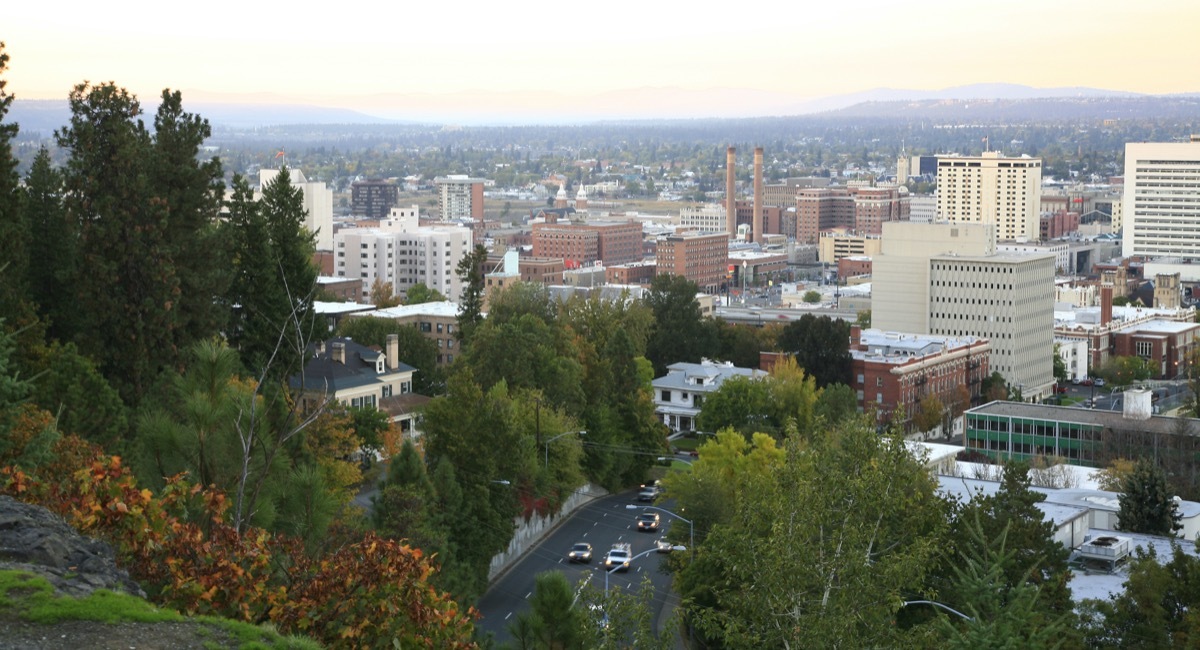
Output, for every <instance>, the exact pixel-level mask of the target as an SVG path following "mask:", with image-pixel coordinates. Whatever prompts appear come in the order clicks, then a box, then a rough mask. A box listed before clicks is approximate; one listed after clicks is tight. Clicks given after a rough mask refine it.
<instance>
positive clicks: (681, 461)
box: [658, 456, 692, 465]
mask: <svg viewBox="0 0 1200 650" xmlns="http://www.w3.org/2000/svg"><path fill="white" fill-rule="evenodd" d="M668 460H669V461H671V462H672V463H674V462H676V461H678V462H680V463H683V464H684V465H691V464H692V461H690V460H684V459H682V458H677V457H674V456H659V457H658V462H660V463H661V462H664V461H668Z"/></svg>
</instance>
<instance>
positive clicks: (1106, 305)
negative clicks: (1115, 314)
mask: <svg viewBox="0 0 1200 650" xmlns="http://www.w3.org/2000/svg"><path fill="white" fill-rule="evenodd" d="M1112 300H1113V288H1112V285H1111V284H1102V285H1100V325H1101V326H1104V325H1108V324H1109V323H1111V322H1112Z"/></svg>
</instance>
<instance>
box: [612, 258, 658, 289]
mask: <svg viewBox="0 0 1200 650" xmlns="http://www.w3.org/2000/svg"><path fill="white" fill-rule="evenodd" d="M604 273H605V274H604V280H605V282H607V283H608V284H650V282H651V281H652V280H654V276H656V275H658V265H657V264H656V263H654V262H633V263H631V264H619V265H617V266H610V267H608V268H607V269H605V272H604Z"/></svg>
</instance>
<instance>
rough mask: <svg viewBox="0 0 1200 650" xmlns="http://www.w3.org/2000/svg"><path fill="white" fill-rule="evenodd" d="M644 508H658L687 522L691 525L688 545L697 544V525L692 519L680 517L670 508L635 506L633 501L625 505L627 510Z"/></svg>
mask: <svg viewBox="0 0 1200 650" xmlns="http://www.w3.org/2000/svg"><path fill="white" fill-rule="evenodd" d="M642 508H645V509H647V510H657V511H659V512H665V513H667V514H668V515H671V516H672V517H674V518H676V519H678V520H680V521H683V522H686V523H687V525H688V526H689V529H688V546H691V547H693V548H694V547H695V546H696V525H695V524H693V523H692V520H691V519H684V518H683V517H680V516H679V515H677V514H675V513H673V512H671V511H670V510H667V509H666V508H659V507H657V506H635V505H633V504H632V503H630V504H628V505H626V506H625V509H626V510H638V509H642Z"/></svg>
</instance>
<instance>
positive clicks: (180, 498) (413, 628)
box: [0, 455, 474, 649]
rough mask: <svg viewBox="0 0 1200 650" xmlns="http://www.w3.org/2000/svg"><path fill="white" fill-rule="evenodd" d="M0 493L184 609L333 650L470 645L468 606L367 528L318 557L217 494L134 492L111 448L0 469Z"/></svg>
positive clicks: (416, 556) (174, 483)
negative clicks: (56, 466) (68, 461)
mask: <svg viewBox="0 0 1200 650" xmlns="http://www.w3.org/2000/svg"><path fill="white" fill-rule="evenodd" d="M0 492H2V493H5V494H10V495H20V496H22V498H29V497H30V496H33V497H34V500H35V501H37V502H39V503H40V504H41V505H44V506H46V507H48V508H50V509H51V510H54V511H56V512H59V513H61V514H63V515H64V516H65V517H66V518H67V519H68V521H69V522H70V523H71V524H72V525H74V526H75V527H76V528H78V529H80V530H81V531H82V532H84V533H85V534H90V535H95V536H98V537H102V538H104V539H106V540H108V541H109V542H111V543H112V544H113V545H114V547H115V548H116V549H117V551H118V554H119V556H120V563H121V565H122V566H123V567H124V568H126V569H128V570H129V571H130V573H131V574H132V575H133V576H134V578H135V579H137V580H138V581H139V583H141V584H142V586H143V587H144V588H145V589H146V590H147V592H149V593H151V594H153V595H154V598H155V600H156V602H157V603H159V604H161V605H164V606H168V607H171V608H174V609H178V610H181V611H184V612H188V613H193V614H214V615H219V616H224V617H228V618H235V619H240V620H245V621H264V620H268V619H269V620H271V621H272V622H274V623H275V624H276V625H277V626H278V627H279V628H280V630H281V631H284V632H289V631H298V632H301V631H302V632H304V633H305V634H308V635H310V636H313V637H314V638H317V639H318V640H320V641H322V642H324V643H325V644H327V645H330V646H332V647H356V648H357V647H392V645H391V644H392V639H400V640H401V641H402V643H403V647H405V648H410V647H411V648H449V649H457V648H472V647H474V644H473V643H472V641H471V635H472V626H473V623H472V621H473V618H474V613H473V610H467V611H466V612H465V613H464V612H463V611H462V610H461V609H460V608H459V606H458V604H457V603H455V602H454V601H453V600H452V599H451V598H450V597H449V596H448V595H447V594H445V593H443V592H440V591H438V590H436V589H434V588H433V586H432V585H431V584H430V582H429V581H430V579H431V578H432V577H433V575H434V571H435V567H434V565H433V564H432V563H431V561H430V560H429V559H428V558H427V557H426V556H425V555H424V554H423V553H421V552H420V551H419V550H416V549H412V548H409V547H408V546H404V545H401V544H399V543H397V542H394V541H392V540H387V539H382V538H379V537H377V536H375V535H374V534H373V533H367V534H366V535H365V536H363V537H361V538H358V539H354V540H351V541H349V542H348V543H344V544H341V545H340V546H339V547H338V550H336V551H334V552H332V553H329V554H326V555H324V556H320V557H312V556H310V555H308V554H306V553H305V550H304V545H303V543H302V542H301V541H300V540H297V539H293V538H289V537H285V536H282V535H277V534H273V533H270V532H268V531H266V530H262V529H257V528H251V529H249V530H247V531H245V532H244V533H243V534H240V535H239V534H238V532H237V531H236V530H235V529H234V528H233V527H231V526H230V525H228V524H227V523H226V518H225V513H226V511H227V510H228V509H229V500H228V499H227V498H226V497H225V495H224V494H223V493H221V492H220V491H218V490H216V489H213V488H208V489H205V488H203V487H202V486H200V485H195V484H193V483H190V482H188V481H187V479H186V477H184V476H182V475H180V476H175V477H171V478H170V479H168V480H167V482H166V485H165V487H164V488H163V489H162V491H161V492H160V493H159V494H158V495H155V494H154V493H153V492H151V491H150V490H146V489H139V488H138V487H137V485H136V481H135V480H134V478H133V476H132V474H131V473H130V472H129V470H128V468H126V467H124V466H123V464H122V463H121V459H120V458H118V457H115V456H105V455H94V456H92V457H89V458H88V459H87V460H86V462H85V463H82V464H81V465H80V466H77V467H76V468H72V469H71V471H64V472H62V473H61V474H60V475H58V476H57V477H56V476H52V475H49V474H47V475H45V476H42V477H35V476H30V475H28V474H26V473H25V472H23V471H22V470H20V469H17V468H15V467H5V468H0Z"/></svg>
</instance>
